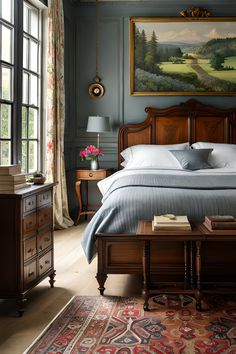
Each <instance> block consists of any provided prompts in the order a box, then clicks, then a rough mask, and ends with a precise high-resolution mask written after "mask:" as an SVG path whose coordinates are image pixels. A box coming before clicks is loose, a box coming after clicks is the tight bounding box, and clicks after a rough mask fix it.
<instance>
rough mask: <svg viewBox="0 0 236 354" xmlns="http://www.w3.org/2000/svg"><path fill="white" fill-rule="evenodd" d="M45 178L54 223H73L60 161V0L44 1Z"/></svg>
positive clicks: (62, 225) (62, 113) (62, 96)
mask: <svg viewBox="0 0 236 354" xmlns="http://www.w3.org/2000/svg"><path fill="white" fill-rule="evenodd" d="M47 99H48V104H47V105H48V107H47V157H46V170H47V180H48V181H50V182H56V186H55V187H54V200H53V205H54V226H55V228H57V229H64V228H67V227H69V226H71V225H73V221H72V220H71V218H70V216H69V212H68V202H67V189H66V177H65V164H64V128H65V90H64V13H63V0H49V1H48V91H47Z"/></svg>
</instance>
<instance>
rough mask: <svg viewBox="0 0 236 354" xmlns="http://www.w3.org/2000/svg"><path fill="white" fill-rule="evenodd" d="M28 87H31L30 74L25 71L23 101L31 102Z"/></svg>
mask: <svg viewBox="0 0 236 354" xmlns="http://www.w3.org/2000/svg"><path fill="white" fill-rule="evenodd" d="M28 88H29V75H28V74H26V73H25V72H24V73H23V98H22V100H23V103H29V95H28Z"/></svg>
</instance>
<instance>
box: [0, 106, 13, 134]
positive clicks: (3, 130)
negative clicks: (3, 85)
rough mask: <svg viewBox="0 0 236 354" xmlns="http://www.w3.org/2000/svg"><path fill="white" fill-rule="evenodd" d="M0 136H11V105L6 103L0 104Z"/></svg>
mask: <svg viewBox="0 0 236 354" xmlns="http://www.w3.org/2000/svg"><path fill="white" fill-rule="evenodd" d="M0 137H1V138H4V139H9V138H10V137H11V106H10V105H8V104H1V105H0Z"/></svg>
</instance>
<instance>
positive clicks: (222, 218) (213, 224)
mask: <svg viewBox="0 0 236 354" xmlns="http://www.w3.org/2000/svg"><path fill="white" fill-rule="evenodd" d="M203 225H204V226H205V227H206V228H207V229H208V230H209V231H214V230H236V219H235V218H234V217H233V216H232V215H212V216H205V221H204V223H203Z"/></svg>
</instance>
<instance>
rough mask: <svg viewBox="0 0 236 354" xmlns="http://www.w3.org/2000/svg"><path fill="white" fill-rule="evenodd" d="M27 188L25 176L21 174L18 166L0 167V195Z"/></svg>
mask: <svg viewBox="0 0 236 354" xmlns="http://www.w3.org/2000/svg"><path fill="white" fill-rule="evenodd" d="M26 187H28V184H27V183H26V178H25V174H24V173H21V166H20V165H8V166H3V165H0V194H1V193H14V192H16V191H18V190H19V189H21V188H26Z"/></svg>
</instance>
